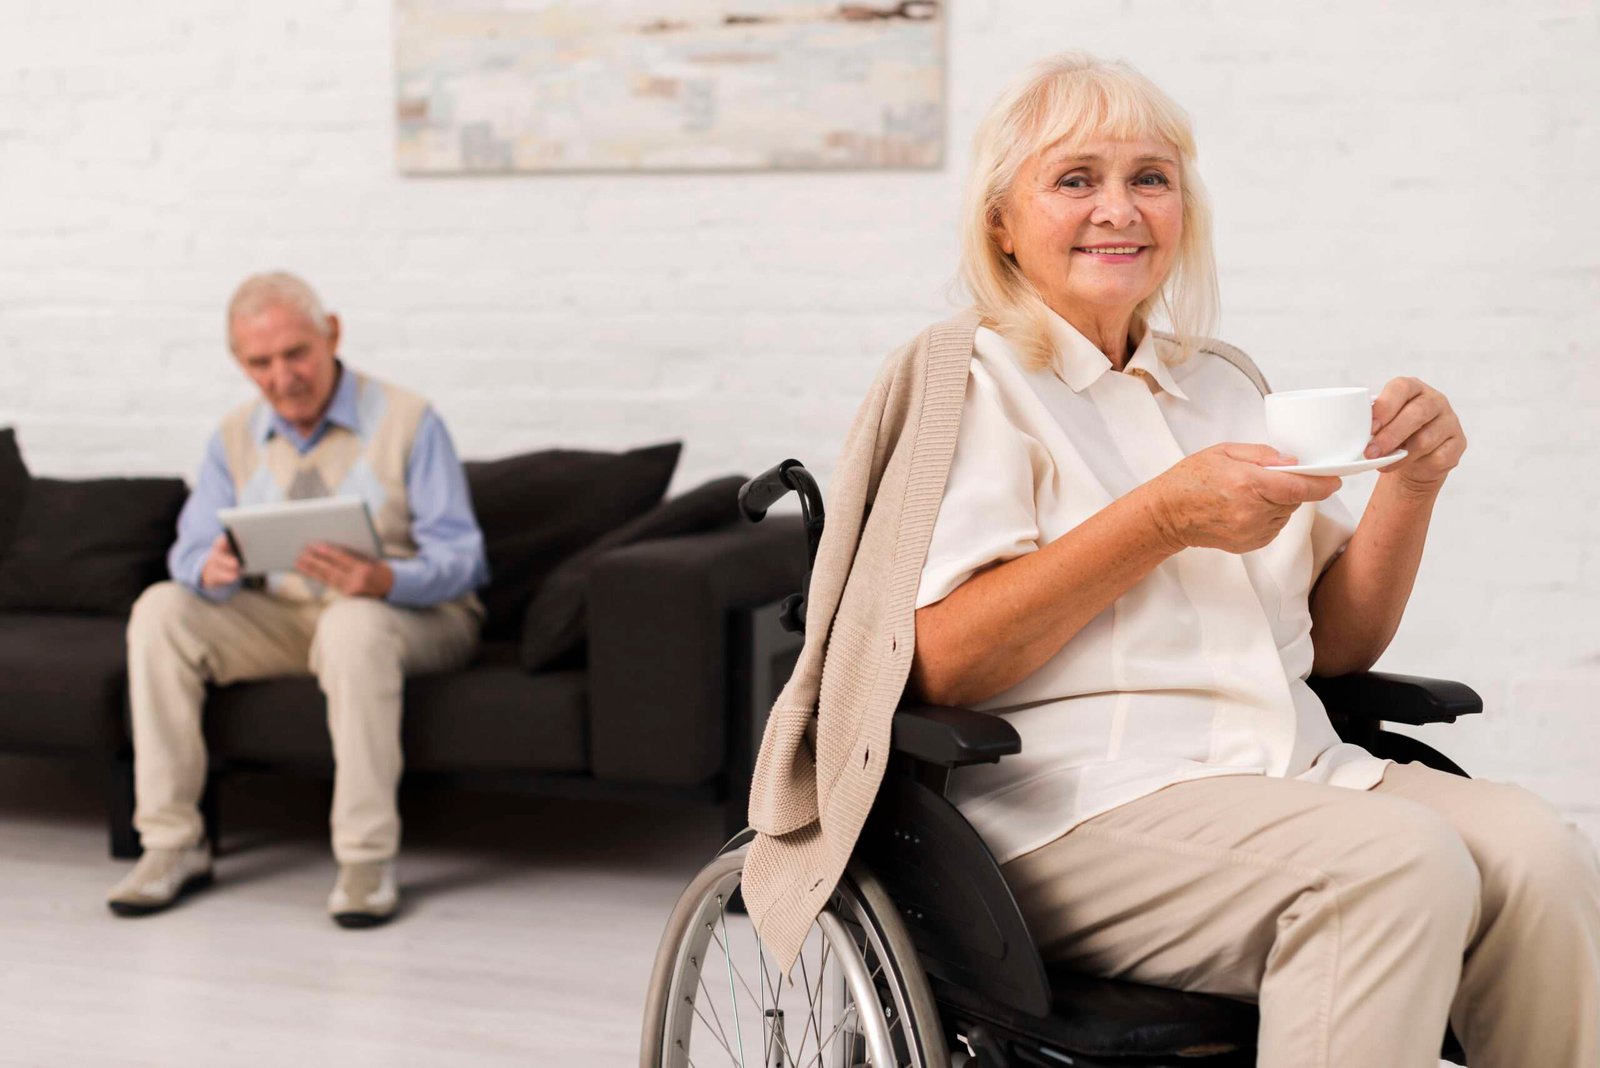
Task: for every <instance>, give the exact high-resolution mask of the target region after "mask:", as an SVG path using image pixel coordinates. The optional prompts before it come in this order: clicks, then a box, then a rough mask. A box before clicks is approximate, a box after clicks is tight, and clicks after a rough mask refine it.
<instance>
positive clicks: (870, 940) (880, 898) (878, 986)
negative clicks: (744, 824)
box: [639, 836, 949, 1068]
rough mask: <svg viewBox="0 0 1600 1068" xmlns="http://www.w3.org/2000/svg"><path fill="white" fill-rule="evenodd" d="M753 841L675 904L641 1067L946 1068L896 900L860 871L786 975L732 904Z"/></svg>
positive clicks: (728, 853)
mask: <svg viewBox="0 0 1600 1068" xmlns="http://www.w3.org/2000/svg"><path fill="white" fill-rule="evenodd" d="M747 841H748V838H747V836H746V837H741V838H737V839H735V840H734V842H733V843H731V844H730V845H729V846H728V847H727V848H726V849H724V850H723V852H722V853H721V854H719V855H718V856H717V858H716V859H715V860H713V861H712V862H711V863H710V864H708V865H706V866H705V867H704V868H702V869H701V870H700V872H699V874H697V875H696V876H695V877H694V880H693V881H692V882H690V884H689V886H688V888H687V889H686V890H685V891H684V892H683V895H682V896H681V897H680V898H679V899H678V904H677V906H676V908H674V909H673V912H672V918H671V920H670V921H669V922H668V924H667V930H666V932H665V933H664V934H663V935H662V938H661V948H660V950H659V951H658V952H657V954H656V963H655V970H654V972H653V974H652V976H651V980H650V990H649V994H648V997H647V1000H646V1004H645V1020H644V1039H643V1043H642V1047H641V1050H640V1058H639V1062H640V1064H641V1065H642V1066H643V1068H711V1066H712V1065H717V1066H725V1065H737V1066H739V1068H757V1066H759V1068H856V1066H864V1065H872V1066H873V1068H891V1066H893V1068H947V1066H948V1064H949V1056H948V1053H947V1052H946V1050H945V1046H944V1041H943V1035H942V1032H941V1030H940V1026H939V1014H938V1010H937V1009H936V1008H935V1007H934V1002H933V997H932V995H931V994H930V993H929V992H928V982H927V978H926V976H924V975H923V973H922V968H921V965H920V964H919V963H918V962H917V955H916V951H915V950H914V949H912V948H911V940H910V938H909V937H908V936H907V935H906V932H905V928H904V926H903V925H902V924H901V923H900V920H899V915H898V914H897V913H896V911H895V908H894V906H893V904H892V903H890V901H889V898H888V896H887V895H886V894H885V893H884V892H883V890H882V888H881V887H880V886H879V885H878V883H877V880H876V879H874V878H872V876H871V875H870V873H867V872H864V871H861V870H858V869H857V868H856V867H855V866H854V865H852V866H851V868H850V870H849V871H848V872H847V873H846V875H845V877H844V878H843V879H842V880H840V884H839V887H838V888H837V889H836V890H835V891H834V895H833V897H832V898H831V899H829V901H828V905H827V907H826V908H825V909H823V911H822V913H821V915H819V916H818V917H817V920H816V922H815V923H814V924H813V925H812V927H811V930H810V931H809V932H808V933H807V936H806V941H805V945H804V947H803V948H802V949H801V952H800V957H799V959H798V960H797V961H796V963H795V966H794V968H793V969H792V971H791V972H790V975H789V976H788V977H787V978H786V977H785V976H783V975H782V974H781V973H780V972H779V971H778V967H777V965H776V964H775V963H774V962H773V961H772V960H771V959H770V958H769V957H767V956H766V954H765V952H764V951H763V950H762V948H761V944H760V942H759V941H758V940H757V938H756V937H755V929H754V926H753V925H752V924H751V922H750V920H749V918H748V917H747V916H745V915H744V913H743V912H742V911H741V910H739V909H738V906H737V905H736V906H735V908H734V909H730V908H729V903H730V901H732V900H733V899H734V895H735V893H736V891H737V890H738V888H739V876H740V872H741V870H742V869H743V867H744V858H745V852H746V849H747Z"/></svg>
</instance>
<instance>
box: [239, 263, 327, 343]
mask: <svg viewBox="0 0 1600 1068" xmlns="http://www.w3.org/2000/svg"><path fill="white" fill-rule="evenodd" d="M270 307H284V308H293V309H294V310H295V311H297V312H299V313H300V314H301V315H304V316H305V317H306V322H308V323H310V324H311V327H312V329H314V330H316V331H317V333H319V334H321V335H322V336H324V337H326V336H328V331H329V329H330V324H329V322H328V313H327V311H326V310H324V309H323V307H322V301H321V300H319V299H318V298H317V293H316V290H314V289H312V288H311V287H310V286H309V285H307V284H306V282H305V280H304V279H302V278H300V277H298V276H297V275H292V274H290V273H289V272H288V271H267V272H265V273H263V274H253V275H251V276H250V277H249V278H246V279H245V280H244V281H243V282H240V283H239V288H238V289H235V290H234V291H233V297H232V298H231V299H230V300H229V301H228V323H227V329H228V339H229V344H230V345H231V344H232V340H233V323H234V320H236V319H239V318H242V317H244V316H250V315H257V314H259V313H260V312H262V311H264V310H265V309H267V308H270Z"/></svg>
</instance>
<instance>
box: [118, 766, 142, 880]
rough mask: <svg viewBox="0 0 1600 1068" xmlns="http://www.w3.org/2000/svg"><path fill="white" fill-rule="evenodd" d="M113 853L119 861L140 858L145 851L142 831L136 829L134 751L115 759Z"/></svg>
mask: <svg viewBox="0 0 1600 1068" xmlns="http://www.w3.org/2000/svg"><path fill="white" fill-rule="evenodd" d="M110 802H111V804H110V813H109V815H110V830H111V856H112V857H113V858H115V859H116V860H134V859H137V858H138V857H139V856H140V855H141V854H142V853H143V852H144V850H143V849H142V848H141V847H140V845H139V832H138V831H136V830H134V829H133V754H132V753H131V752H127V753H118V754H117V755H116V756H115V757H114V758H112V761H111V798H110Z"/></svg>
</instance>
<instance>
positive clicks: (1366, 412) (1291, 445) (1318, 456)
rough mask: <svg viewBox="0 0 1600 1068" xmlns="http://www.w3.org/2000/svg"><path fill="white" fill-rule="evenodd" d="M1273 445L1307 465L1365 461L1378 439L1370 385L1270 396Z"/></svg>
mask: <svg viewBox="0 0 1600 1068" xmlns="http://www.w3.org/2000/svg"><path fill="white" fill-rule="evenodd" d="M1265 399H1266V413H1267V444H1268V445H1271V446H1272V447H1273V448H1274V449H1277V450H1278V451H1279V452H1282V453H1285V454H1287V455H1289V456H1293V457H1295V458H1296V460H1297V461H1298V462H1299V463H1301V464H1338V463H1348V462H1350V461H1352V460H1359V459H1361V458H1362V454H1363V453H1365V452H1366V449H1367V445H1368V443H1369V442H1371V441H1372V393H1371V391H1370V390H1368V389H1367V388H1366V387H1365V386H1336V387H1334V388H1331V389H1296V390H1290V391H1289V392H1287V393H1269V394H1267V396H1266V398H1265Z"/></svg>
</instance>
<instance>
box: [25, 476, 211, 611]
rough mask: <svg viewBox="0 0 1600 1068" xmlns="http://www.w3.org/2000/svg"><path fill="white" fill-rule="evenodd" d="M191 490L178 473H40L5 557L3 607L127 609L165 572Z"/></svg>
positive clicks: (29, 608)
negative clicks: (73, 476)
mask: <svg viewBox="0 0 1600 1068" xmlns="http://www.w3.org/2000/svg"><path fill="white" fill-rule="evenodd" d="M187 496H188V490H187V489H186V488H185V487H184V484H183V480H182V479H177V478H101V479H91V480H87V481H81V482H79V481H71V482H69V481H65V480H61V479H54V478H36V479H33V480H32V481H31V482H30V483H29V484H28V490H27V493H26V494H25V496H24V497H23V501H22V514H21V516H20V517H19V518H18V520H17V529H16V533H15V535H13V537H12V539H11V545H10V547H9V548H8V549H7V551H6V554H5V557H4V558H3V559H0V611H11V612H26V611H45V612H88V613H94V614H99V615H113V616H115V615H126V614H127V612H128V610H129V609H130V608H132V607H133V602H134V601H136V600H137V599H138V597H139V594H140V593H142V592H144V588H145V587H146V586H149V585H151V584H152V583H155V582H160V581H161V580H162V579H164V578H166V577H167V559H166V558H167V549H168V548H170V547H171V545H172V542H173V540H174V539H175V537H176V534H177V524H178V512H179V511H180V510H181V509H182V508H183V502H184V499H185V498H186V497H187Z"/></svg>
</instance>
